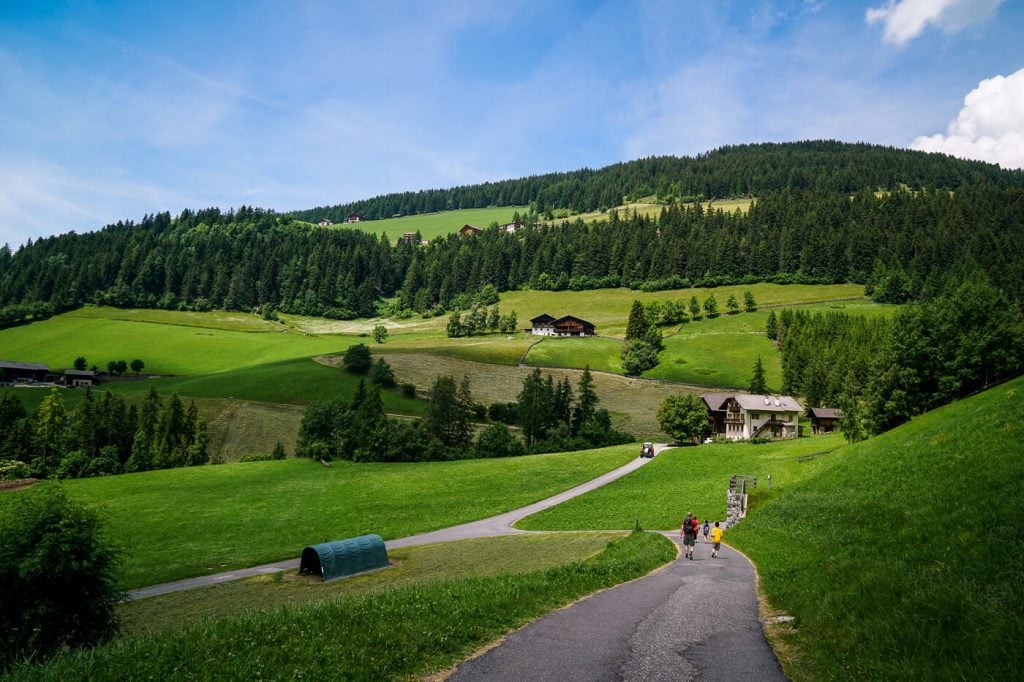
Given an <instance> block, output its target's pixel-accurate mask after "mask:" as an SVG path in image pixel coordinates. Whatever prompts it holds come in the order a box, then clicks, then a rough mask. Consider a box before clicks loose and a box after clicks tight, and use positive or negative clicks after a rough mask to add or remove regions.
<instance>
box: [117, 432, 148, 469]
mask: <svg viewBox="0 0 1024 682" xmlns="http://www.w3.org/2000/svg"><path fill="white" fill-rule="evenodd" d="M152 468H153V449H152V441H151V440H150V439H149V438H147V437H146V434H145V432H144V431H143V430H142V429H139V430H138V431H136V432H135V439H134V440H133V441H132V454H131V456H130V457H129V458H128V461H127V462H125V464H124V471H125V473H129V474H130V473H134V472H136V471H149V470H150V469H152Z"/></svg>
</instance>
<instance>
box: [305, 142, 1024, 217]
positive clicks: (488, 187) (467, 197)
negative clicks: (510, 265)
mask: <svg viewBox="0 0 1024 682" xmlns="http://www.w3.org/2000/svg"><path fill="white" fill-rule="evenodd" d="M982 181H984V182H992V183H995V184H998V185H1000V186H1003V187H1009V186H1015V187H1021V186H1024V172H1021V171H1004V170H1001V169H1000V168H999V167H998V166H995V165H993V164H988V163H982V162H978V161H962V160H959V159H954V158H953V157H950V156H945V155H942V154H926V153H924V152H916V151H910V150H906V149H895V148H893V147H882V146H878V145H868V144H846V143H843V142H837V141H832V140H814V141H806V142H786V143H764V144H745V145H734V146H726V147H721V148H719V149H715V150H712V151H710V152H707V153H705V154H699V155H697V156H692V157H675V156H657V157H650V158H645V159H637V160H635V161H627V162H624V163H616V164H612V165H610V166H606V167H604V168H600V169H597V170H592V169H590V168H582V169H579V170H576V171H570V172H565V173H547V174H544V175H534V176H530V177H527V178H518V179H512V180H502V181H499V182H486V183H481V184H478V185H463V186H460V187H452V188H449V189H428V190H421V191H418V192H400V193H395V194H385V195H381V196H377V197H373V198H370V199H365V200H361V201H355V202H350V203H347V204H337V205H334V206H318V207H316V208H312V209H308V210H304V211H295V212H294V213H292V214H291V215H293V216H295V217H296V218H299V219H300V220H307V221H311V222H315V221H317V220H319V219H320V218H323V217H327V218H330V219H331V220H334V221H335V222H341V221H342V220H344V219H345V218H346V217H347V216H348V215H349V214H350V213H358V214H360V215H363V216H364V217H365V218H368V219H370V220H376V219H381V218H391V217H392V216H394V215H403V216H407V215H410V214H416V213H431V212H437V211H450V210H455V209H464V208H485V207H488V206H514V205H525V204H533V205H534V206H535V207H536V208H537V210H538V211H540V212H542V213H543V212H545V211H549V210H551V209H572V210H574V211H578V212H581V213H587V212H591V211H597V210H604V209H607V208H611V207H614V206H618V205H619V204H621V203H622V199H623V198H624V197H626V198H640V197H646V196H656V197H658V198H661V199H671V198H679V199H682V198H696V197H702V198H706V199H713V198H722V197H740V196H750V195H756V194H761V193H763V192H774V191H779V190H783V189H816V190H823V191H829V192H845V193H852V192H856V191H858V190H862V189H871V190H876V189H895V188H896V187H899V186H901V185H905V186H908V187H911V188H914V189H917V188H920V187H945V188H947V189H956V188H957V187H960V186H961V185H964V184H973V183H977V182H982Z"/></svg>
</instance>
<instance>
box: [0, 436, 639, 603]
mask: <svg viewBox="0 0 1024 682" xmlns="http://www.w3.org/2000/svg"><path fill="white" fill-rule="evenodd" d="M635 456H636V447H635V446H633V445H623V446H618V447H613V448H605V449H602V450H588V451H581V452H573V453H560V454H554V455H534V456H528V457H514V458H508V459H480V460H461V461H454V462H426V463H420V464H353V463H351V462H345V461H338V462H333V463H332V465H331V467H330V468H325V467H323V466H322V465H321V464H320V463H319V462H312V461H310V460H306V459H287V460H283V461H277V462H251V463H245V464H225V465H222V466H205V467H186V468H181V469H166V470H162V471H150V472H145V473H140V474H125V475H121V476H109V477H100V478H88V479H77V480H71V481H66V482H65V483H64V485H65V487H66V488H67V490H68V492H69V494H71V495H72V496H73V497H76V498H79V499H81V500H83V501H85V502H88V503H90V504H95V505H97V506H99V508H100V509H101V512H102V514H103V515H104V517H105V518H106V520H107V523H108V525H109V528H110V529H111V535H112V539H113V540H114V541H115V542H116V543H118V544H119V545H121V546H123V547H124V548H125V550H126V552H127V556H126V559H127V560H126V562H125V564H124V566H123V569H122V575H121V585H122V586H123V587H125V588H133V587H140V586H142V585H151V584H155V583H161V582H167V581H170V580H176V579H179V578H185V577H189V576H194V575H204V574H208V573H219V572H222V571H226V570H230V569H234V568H241V567H246V566H255V565H258V564H262V563H269V562H272V561H279V560H281V559H287V558H289V557H293V556H294V557H297V556H298V555H299V552H300V551H301V550H302V548H303V547H304V546H305V545H308V544H315V543H319V542H325V541H329V540H337V539H339V538H345V537H352V536H356V535H362V534H365V533H378V534H380V535H381V536H383V537H384V538H388V539H390V538H397V537H404V536H406V535H412V534H415V533H419V532H424V531H428V530H435V529H437V528H444V527H447V526H451V525H455V524H458V523H463V522H466V521H473V520H476V519H481V518H484V517H487V516H491V515H493V514H498V513H501V512H504V511H508V510H510V509H517V508H519V507H522V506H524V505H527V504H530V503H532V502H535V501H537V500H540V499H544V498H545V497H549V496H551V495H553V494H555V493H557V492H561V491H562V490H566V489H568V488H571V487H572V486H574V485H576V484H578V483H582V482H584V481H588V480H590V479H592V478H594V477H596V476H599V475H601V474H603V473H605V472H606V471H610V470H611V469H614V468H616V467H618V466H621V465H623V464H625V463H626V462H628V461H629V460H631V459H633V458H634V457H635ZM13 495H17V493H13ZM3 499H4V498H0V505H2V504H3Z"/></svg>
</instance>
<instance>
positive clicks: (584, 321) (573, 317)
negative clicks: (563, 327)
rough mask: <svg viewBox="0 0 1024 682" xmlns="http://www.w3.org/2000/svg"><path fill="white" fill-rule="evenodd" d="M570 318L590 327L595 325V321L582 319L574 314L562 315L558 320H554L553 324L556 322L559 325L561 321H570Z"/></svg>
mask: <svg viewBox="0 0 1024 682" xmlns="http://www.w3.org/2000/svg"><path fill="white" fill-rule="evenodd" d="M569 320H575V321H576V322H579V323H580V324H583V325H586V326H588V327H593V326H594V323H593V322H587V321H586V320H582V319H580V318H578V317H575V316H574V315H563V316H562V317H560V318H558V319H557V320H555V321H554V322H552V324H556V325H557V324H558V323H559V322H568V321H569Z"/></svg>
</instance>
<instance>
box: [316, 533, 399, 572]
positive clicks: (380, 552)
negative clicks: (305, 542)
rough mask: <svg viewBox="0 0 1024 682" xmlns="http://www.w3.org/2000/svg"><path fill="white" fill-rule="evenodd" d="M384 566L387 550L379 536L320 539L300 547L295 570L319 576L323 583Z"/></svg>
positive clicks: (386, 560)
mask: <svg viewBox="0 0 1024 682" xmlns="http://www.w3.org/2000/svg"><path fill="white" fill-rule="evenodd" d="M387 565H388V550H387V548H386V547H384V540H383V538H381V536H379V535H374V534H371V535H360V536H359V537H357V538H349V539H347V540H337V541H335V542H324V543H322V544H319V545H312V546H309V547H303V548H302V557H301V558H300V560H299V573H302V574H306V575H319V576H322V577H323V579H324V582H329V581H331V580H337V579H338V578H344V577H345V576H349V575H355V574H356V573H362V572H364V571H372V570H373V569H375V568H384V567H386V566H387Z"/></svg>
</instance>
